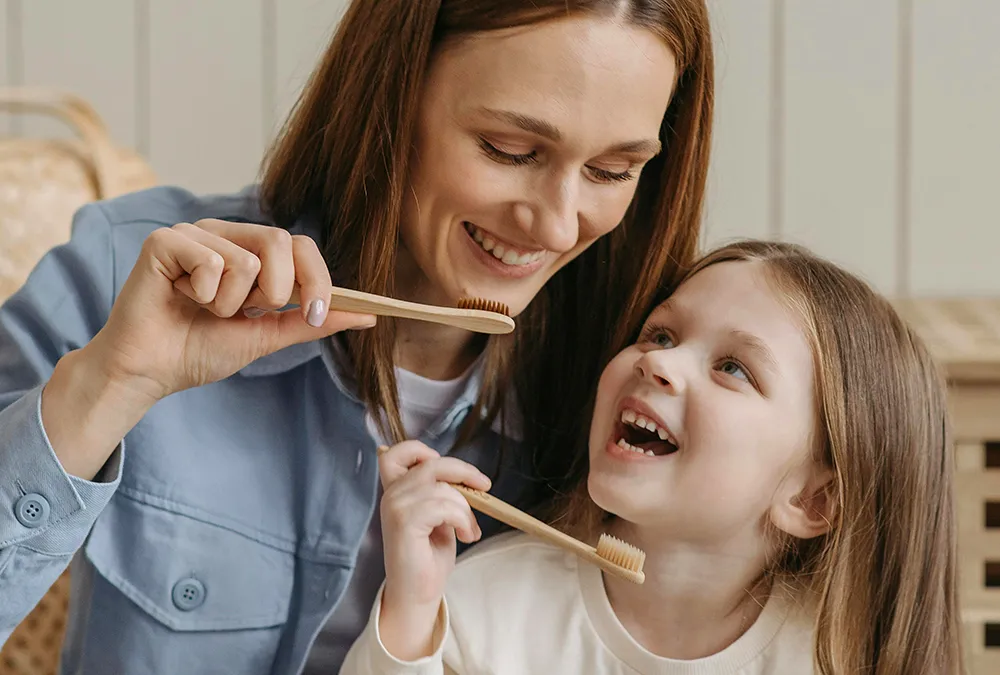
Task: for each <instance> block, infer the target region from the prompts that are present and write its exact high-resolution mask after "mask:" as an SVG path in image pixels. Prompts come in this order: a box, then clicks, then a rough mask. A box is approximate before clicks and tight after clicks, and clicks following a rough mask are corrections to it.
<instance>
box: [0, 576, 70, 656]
mask: <svg viewBox="0 0 1000 675" xmlns="http://www.w3.org/2000/svg"><path fill="white" fill-rule="evenodd" d="M68 606H69V571H66V572H63V575H62V576H61V577H59V579H58V580H57V581H56V583H55V584H53V585H52V587H51V588H50V589H49V592H48V593H46V594H45V596H44V597H43V598H42V601H41V602H40V603H38V605H37V606H36V607H35V609H34V610H32V612H31V614H29V615H28V616H27V618H25V620H24V621H22V622H21V625H20V626H18V627H17V629H16V630H15V631H14V634H13V635H11V636H10V639H8V640H7V644H5V645H4V648H3V650H0V675H55V673H56V668H57V667H58V665H59V649H60V647H61V646H62V641H63V635H64V634H65V631H66V610H67V607H68Z"/></svg>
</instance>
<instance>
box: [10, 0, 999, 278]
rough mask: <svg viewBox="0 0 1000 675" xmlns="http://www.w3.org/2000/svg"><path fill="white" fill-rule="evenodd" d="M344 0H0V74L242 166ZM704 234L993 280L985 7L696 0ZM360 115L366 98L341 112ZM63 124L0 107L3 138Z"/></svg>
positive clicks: (881, 273) (232, 172) (982, 0)
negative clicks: (711, 102) (705, 61)
mask: <svg viewBox="0 0 1000 675" xmlns="http://www.w3.org/2000/svg"><path fill="white" fill-rule="evenodd" d="M345 5H346V0H89V1H86V2H84V1H81V0H0V40H2V44H0V47H2V48H0V85H3V84H12V85H19V84H27V85H46V86H56V87H61V88H65V89H68V90H71V91H73V92H75V93H77V94H80V95H81V96H83V97H84V98H85V99H87V100H88V101H90V102H91V103H92V104H93V105H94V106H95V107H96V109H97V111H98V112H99V114H100V115H101V116H102V117H103V118H104V119H105V121H106V122H107V123H108V125H109V126H110V128H111V131H112V134H113V136H114V139H115V140H116V141H117V142H118V143H120V144H122V145H125V146H128V147H133V148H136V149H137V150H138V151H139V152H140V153H141V154H142V155H143V156H145V157H146V158H147V159H148V160H149V162H150V163H151V165H152V167H153V169H154V170H155V171H156V173H157V174H158V175H159V177H160V180H161V181H162V182H166V183H173V184H180V185H183V186H185V187H188V188H190V189H192V190H195V191H198V192H215V191H230V190H234V189H237V188H239V187H241V186H243V185H244V184H246V183H249V182H252V181H253V180H254V179H255V176H256V172H257V168H258V163H259V159H260V157H261V154H262V152H263V151H264V148H265V147H266V146H267V144H268V142H269V140H270V139H271V137H272V136H273V134H274V132H275V130H276V129H277V128H278V126H279V124H280V122H281V120H282V119H283V117H284V115H285V114H286V112H287V111H288V109H289V108H290V106H291V105H292V104H293V102H294V100H295V97H296V94H297V93H298V91H299V88H300V87H301V85H302V84H303V82H304V80H305V78H306V77H307V76H308V73H309V70H310V68H311V66H312V65H313V63H314V61H315V59H316V58H317V56H318V54H319V53H320V52H321V50H322V48H323V46H324V45H325V43H326V41H327V40H328V37H329V35H330V32H331V30H332V29H333V27H334V26H335V24H336V22H337V20H338V18H339V17H340V15H341V13H342V11H343V9H344V6H345ZM710 5H711V9H712V12H713V15H714V21H715V41H716V48H717V61H718V90H717V96H718V107H717V117H716V129H717V131H716V137H715V148H714V156H713V164H712V176H711V189H710V200H709V203H708V205H707V210H706V233H707V236H706V239H705V241H706V243H707V244H711V243H715V242H718V241H720V240H723V239H727V238H730V237H733V236H741V235H748V236H767V237H781V238H785V239H791V240H795V241H799V242H802V243H805V244H807V245H809V246H811V247H813V248H814V249H816V250H817V251H818V252H820V253H823V254H825V255H828V256H830V257H832V258H833V259H835V260H837V261H838V262H840V263H842V264H844V265H846V266H848V267H849V268H851V269H852V270H854V271H856V272H859V273H861V274H862V275H864V276H865V277H866V278H867V279H869V280H870V281H871V282H873V283H874V284H875V285H876V286H877V287H878V288H879V289H880V290H882V291H883V292H886V293H888V294H890V295H911V294H913V295H937V296H950V295H962V296H969V295H984V294H996V293H1000V273H998V272H997V271H996V268H997V265H996V264H995V259H996V255H997V251H998V250H1000V219H998V217H997V211H996V209H995V208H994V206H993V205H994V202H995V200H996V192H997V189H998V187H1000V186H998V179H1000V168H998V162H997V158H998V157H1000V47H998V44H1000V42H998V37H997V36H998V35H1000V2H996V1H995V0H838V1H837V2H832V1H823V0H710ZM358 114H364V111H358ZM6 134H23V135H45V136H51V135H59V134H63V135H68V132H67V131H65V130H64V129H63V128H61V127H60V125H59V124H58V123H55V122H49V121H44V120H42V121H39V120H37V119H33V118H12V117H0V136H3V135H6Z"/></svg>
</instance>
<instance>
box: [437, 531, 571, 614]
mask: <svg viewBox="0 0 1000 675" xmlns="http://www.w3.org/2000/svg"><path fill="white" fill-rule="evenodd" d="M577 569H578V568H577V560H576V558H575V556H574V555H573V554H571V553H568V552H566V551H563V550H562V549H560V548H557V547H555V546H553V545H551V544H549V543H547V542H544V541H541V540H539V539H537V538H535V537H531V536H529V535H527V534H524V533H522V532H505V533H502V534H498V535H495V536H493V537H490V538H489V539H487V540H485V541H483V542H481V543H479V544H476V545H475V546H473V547H472V548H471V549H469V550H468V551H466V552H465V553H463V554H462V555H461V556H460V557H459V559H458V563H457V565H456V567H455V571H454V572H453V573H452V576H451V579H450V580H449V582H448V596H449V604H452V605H455V604H457V605H462V604H465V603H466V602H468V601H471V602H472V603H473V604H474V605H475V604H478V603H481V602H488V603H491V604H492V603H499V604H503V605H507V606H512V607H513V606H516V605H518V604H519V603H524V604H525V606H530V605H531V604H533V602H532V600H533V599H537V598H538V597H539V596H540V595H541V596H549V597H551V598H553V600H555V599H556V598H559V599H560V601H561V602H562V603H565V604H567V605H574V604H576V602H577V601H578V598H579V596H580V585H579V581H578V578H579V577H578V574H577ZM456 609H458V608H457V607H456Z"/></svg>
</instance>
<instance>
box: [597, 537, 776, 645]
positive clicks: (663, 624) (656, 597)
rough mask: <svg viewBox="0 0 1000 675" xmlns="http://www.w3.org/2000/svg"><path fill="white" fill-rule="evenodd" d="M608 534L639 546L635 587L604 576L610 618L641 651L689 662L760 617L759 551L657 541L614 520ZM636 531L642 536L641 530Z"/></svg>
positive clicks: (763, 586)
mask: <svg viewBox="0 0 1000 675" xmlns="http://www.w3.org/2000/svg"><path fill="white" fill-rule="evenodd" d="M608 525H609V529H610V533H611V534H613V535H614V536H616V537H619V538H620V539H623V540H625V541H627V542H629V543H630V544H633V545H635V546H638V547H639V548H641V549H642V550H643V551H645V552H646V562H645V565H644V567H643V571H644V572H645V575H646V581H645V583H644V584H642V585H641V586H638V585H636V584H632V583H630V582H627V581H623V580H621V579H618V578H617V577H614V576H612V575H608V574H606V575H604V586H605V589H606V591H607V594H608V599H609V601H610V602H611V606H612V608H614V611H615V614H616V615H617V616H618V620H619V621H621V623H622V625H623V626H624V627H625V629H626V630H627V631H628V632H629V634H631V635H632V637H633V638H634V639H635V640H636V642H638V643H639V644H641V645H642V646H643V647H644V648H645V649H647V650H648V651H650V652H652V653H654V654H656V655H658V656H663V657H668V658H673V659H682V660H691V659H697V658H703V657H706V656H710V655H712V654H716V653H718V652H721V651H722V650H723V649H725V648H726V647H728V646H729V645H731V644H732V643H734V642H735V641H736V640H737V639H739V637H740V636H741V635H743V634H744V633H745V632H746V631H747V630H748V629H749V628H750V626H752V625H753V624H754V622H755V621H756V620H757V617H759V616H760V613H761V611H762V610H763V608H764V605H765V603H766V602H767V599H768V593H769V591H770V584H769V582H768V581H767V580H765V579H764V578H763V576H762V570H763V569H764V556H763V555H759V554H756V553H746V551H748V550H752V548H753V547H752V546H747V547H735V548H743V549H744V550H743V552H740V551H734V550H717V551H710V552H709V551H704V550H699V549H698V548H697V547H695V546H691V545H687V544H685V545H672V544H664V543H663V541H664V538H663V537H662V536H655V537H654V536H652V535H651V533H649V532H645V533H644V532H643V528H639V527H636V526H634V525H632V524H631V523H628V522H626V521H623V520H620V519H614V520H613V521H612V522H611V523H609V524H608ZM644 534H645V535H646V536H644Z"/></svg>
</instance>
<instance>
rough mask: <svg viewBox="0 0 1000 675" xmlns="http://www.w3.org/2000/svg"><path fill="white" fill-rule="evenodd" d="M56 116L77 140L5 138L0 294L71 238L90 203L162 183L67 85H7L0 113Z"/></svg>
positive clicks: (1, 146)
mask: <svg viewBox="0 0 1000 675" xmlns="http://www.w3.org/2000/svg"><path fill="white" fill-rule="evenodd" d="M2 111H6V112H15V113H30V114H32V115H45V116H49V117H55V118H57V119H60V120H62V121H63V122H65V123H66V124H68V125H69V126H70V127H71V128H72V129H73V130H74V131H75V132H76V133H77V135H78V136H79V139H78V140H54V139H45V138H3V137H0V242H2V244H3V245H2V246H0V300H2V299H3V298H5V297H7V296H8V295H10V294H11V293H12V292H14V291H15V290H16V289H17V288H18V287H19V286H20V285H21V284H22V283H23V282H24V278H25V276H27V273H28V272H29V271H30V269H31V268H32V267H33V266H34V265H35V263H36V262H37V261H38V259H39V258H40V257H41V256H42V255H43V254H44V253H45V252H46V251H48V250H49V249H50V248H52V247H53V246H56V245H58V244H61V243H63V242H64V241H66V239H67V238H68V237H69V232H70V224H71V221H72V217H73V213H74V212H75V211H76V210H77V209H78V208H80V207H81V206H83V205H84V204H85V203H87V202H90V201H94V200H97V199H104V198H107V197H113V196H116V195H120V194H123V193H126V192H133V191H135V190H140V189H142V188H146V187H150V186H152V185H155V184H156V177H155V175H154V174H153V171H152V170H151V169H150V168H149V165H148V164H147V163H146V161H145V160H143V159H142V157H140V156H139V155H138V154H136V153H135V152H133V151H131V150H128V149H126V148H121V147H118V146H116V145H115V144H114V143H112V141H111V138H110V136H109V135H108V131H107V128H106V127H105V126H104V122H103V121H102V120H101V118H100V117H99V116H98V115H97V113H96V112H95V111H94V109H93V108H91V107H90V105H88V104H87V102H86V101H83V100H82V99H80V98H78V97H76V96H73V95H71V94H67V93H64V92H60V91H53V90H49V89H28V88H9V89H5V88H2V87H0V112H2Z"/></svg>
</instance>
